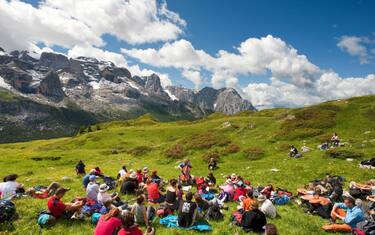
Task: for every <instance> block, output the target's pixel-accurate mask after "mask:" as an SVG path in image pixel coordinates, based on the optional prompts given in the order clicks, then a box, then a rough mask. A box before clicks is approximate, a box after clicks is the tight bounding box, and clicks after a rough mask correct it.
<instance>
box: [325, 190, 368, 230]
mask: <svg viewBox="0 0 375 235" xmlns="http://www.w3.org/2000/svg"><path fill="white" fill-rule="evenodd" d="M337 219H340V220H342V221H343V222H344V223H343V224H335V222H336V220H337ZM363 220H364V213H363V211H362V210H361V209H360V208H359V207H357V206H356V205H355V201H354V199H353V198H351V197H347V198H345V200H344V203H337V204H335V205H334V206H333V208H332V212H331V221H332V223H333V224H328V225H324V226H323V227H322V229H324V230H325V231H330V232H347V233H350V232H351V231H352V229H353V228H356V226H357V223H359V222H361V221H363Z"/></svg>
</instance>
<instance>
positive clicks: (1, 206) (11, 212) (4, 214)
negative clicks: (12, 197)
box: [0, 200, 16, 223]
mask: <svg viewBox="0 0 375 235" xmlns="http://www.w3.org/2000/svg"><path fill="white" fill-rule="evenodd" d="M15 215H16V206H15V205H14V203H13V202H11V201H8V200H0V223H1V222H4V221H10V220H12V219H13V218H14V216H15Z"/></svg>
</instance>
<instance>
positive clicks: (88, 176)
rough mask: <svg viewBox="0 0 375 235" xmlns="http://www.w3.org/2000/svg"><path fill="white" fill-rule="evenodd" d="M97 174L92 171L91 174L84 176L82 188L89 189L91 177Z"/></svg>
mask: <svg viewBox="0 0 375 235" xmlns="http://www.w3.org/2000/svg"><path fill="white" fill-rule="evenodd" d="M95 172H96V171H95V169H91V170H90V172H89V173H88V174H87V175H85V176H83V178H82V186H83V188H84V189H85V190H86V188H87V185H88V184H89V183H90V176H91V175H95Z"/></svg>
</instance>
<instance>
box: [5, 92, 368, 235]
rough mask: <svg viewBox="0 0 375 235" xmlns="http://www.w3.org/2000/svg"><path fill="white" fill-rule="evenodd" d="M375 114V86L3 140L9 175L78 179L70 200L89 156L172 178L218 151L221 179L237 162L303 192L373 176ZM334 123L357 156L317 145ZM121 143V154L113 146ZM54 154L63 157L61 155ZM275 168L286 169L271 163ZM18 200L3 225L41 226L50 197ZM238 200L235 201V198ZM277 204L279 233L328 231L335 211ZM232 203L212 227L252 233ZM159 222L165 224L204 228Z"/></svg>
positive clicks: (41, 180)
mask: <svg viewBox="0 0 375 235" xmlns="http://www.w3.org/2000/svg"><path fill="white" fill-rule="evenodd" d="M374 121H375V96H368V97H360V98H353V99H350V100H342V101H333V102H327V103H324V104H320V105H317V106H312V107H307V108H303V109H272V110H264V111H261V112H253V113H251V112H245V113H241V114H238V115H235V116H225V115H222V114H213V115H211V116H209V117H208V118H206V119H203V120H199V121H194V122H188V121H179V122H169V123H160V122H158V121H156V120H154V119H152V118H151V117H150V116H148V115H146V116H143V117H141V118H138V119H136V120H130V121H125V122H111V123H102V124H100V125H99V126H100V128H99V130H97V126H92V127H91V130H92V132H88V133H84V134H81V135H79V136H76V137H72V138H59V139H51V140H38V141H32V142H25V143H17V144H4V145H0V169H1V176H2V175H6V174H9V173H17V174H19V175H20V176H21V177H20V179H19V181H21V182H24V183H25V185H26V186H34V185H38V184H48V183H49V182H51V181H60V182H61V183H62V184H63V185H65V186H67V187H70V188H72V189H73V190H71V191H70V192H69V193H68V194H67V195H66V196H65V200H70V198H72V197H74V196H78V195H83V194H84V191H83V189H82V188H81V179H80V178H77V177H76V176H75V174H74V165H75V164H76V162H77V161H78V160H80V159H82V160H83V161H84V162H85V164H86V165H87V168H90V167H95V166H100V167H101V168H102V169H103V171H104V172H105V174H107V175H112V176H115V175H116V174H117V172H118V170H119V168H120V167H121V165H123V164H125V165H127V166H128V169H131V168H133V169H136V168H141V167H143V166H148V167H149V168H150V169H158V171H159V174H160V175H161V176H162V177H164V178H166V179H169V178H172V177H174V178H175V177H177V175H178V170H177V169H176V168H175V166H176V165H177V164H178V163H179V162H180V161H181V159H182V158H189V159H191V161H192V164H193V167H194V168H193V171H192V173H193V175H202V176H206V175H207V167H206V165H207V164H206V161H205V159H206V158H207V157H208V156H211V155H215V156H219V157H220V161H219V167H220V168H219V170H217V171H216V172H215V175H216V177H217V178H218V180H219V182H220V183H222V182H223V177H222V176H223V175H227V174H230V173H233V172H236V173H238V174H240V175H243V176H244V177H246V178H247V179H249V180H251V182H252V183H253V185H255V186H256V185H265V184H269V183H272V184H274V185H275V186H279V187H284V188H287V189H289V190H290V191H293V192H295V190H296V189H297V187H300V186H303V185H304V184H306V183H307V182H308V181H310V180H312V179H315V178H320V177H323V176H324V175H325V174H327V173H329V174H333V175H342V176H344V177H345V178H346V179H347V181H346V183H348V182H349V181H350V180H356V181H365V180H368V179H370V178H371V177H374V172H373V171H372V172H371V171H369V170H360V169H359V168H358V163H359V162H360V160H363V159H367V158H370V157H372V154H373V153H374V151H375V129H374V128H375V122H374ZM226 122H229V123H230V125H227V124H228V123H226ZM228 126H229V127H228ZM334 131H337V132H338V134H339V136H340V137H341V138H342V139H343V141H344V142H346V146H345V147H342V148H341V149H340V151H341V150H345V151H346V154H347V155H349V156H357V158H356V159H354V161H353V162H349V161H346V160H345V159H338V158H329V157H327V156H326V154H325V153H323V152H321V151H319V150H318V149H317V148H316V146H317V145H318V144H320V143H321V141H322V140H324V139H326V138H329V137H330V136H331V134H332V132H334ZM303 142H305V143H306V145H307V146H309V147H311V148H312V149H313V151H311V152H309V153H306V154H304V157H303V158H300V159H290V158H288V157H287V152H288V145H289V144H294V145H296V146H297V147H298V148H300V147H301V146H302V144H303ZM113 149H116V150H117V152H118V154H112V150H113ZM51 157H61V159H60V160H55V161H54V160H51ZM272 168H277V169H279V171H278V172H272V171H271V169H272ZM64 176H68V177H70V178H71V181H66V182H62V181H61V179H62V177H64ZM124 198H126V197H124ZM16 205H17V210H18V212H19V214H20V218H19V219H18V220H17V221H15V222H14V223H13V227H12V226H10V225H7V226H5V225H0V233H1V231H4V230H6V229H10V230H11V231H12V232H13V233H14V234H36V233H37V232H38V226H37V225H36V215H37V213H38V211H40V210H41V209H44V208H46V200H37V199H26V198H25V199H20V200H17V201H16ZM230 206H231V209H234V207H235V206H236V204H235V203H232V204H230ZM277 209H278V212H279V214H280V218H277V219H273V220H269V222H272V223H275V224H276V225H277V226H278V228H279V230H280V234H295V235H303V234H306V235H311V234H325V233H324V232H323V231H321V230H320V227H321V226H322V225H323V224H324V223H325V222H326V221H324V220H322V219H320V218H319V217H316V216H310V215H307V214H305V213H303V210H302V208H300V207H298V206H297V205H294V204H289V205H287V206H280V207H278V208H277ZM230 212H231V210H229V211H228V213H227V215H226V217H225V220H224V221H223V222H219V223H212V225H213V229H214V230H213V232H212V234H228V235H229V234H234V233H236V232H238V233H239V234H243V233H242V231H240V230H239V229H238V228H236V227H229V226H228V224H229V213H230ZM156 224H157V223H156ZM156 226H157V229H158V234H195V233H194V232H186V231H179V230H172V229H165V228H162V227H160V226H159V225H156ZM93 230H94V227H93V226H92V225H91V224H90V222H89V220H86V222H83V223H81V222H72V223H71V222H64V221H61V222H59V223H58V224H57V225H56V226H54V227H53V228H51V229H49V230H44V231H43V234H92V232H93Z"/></svg>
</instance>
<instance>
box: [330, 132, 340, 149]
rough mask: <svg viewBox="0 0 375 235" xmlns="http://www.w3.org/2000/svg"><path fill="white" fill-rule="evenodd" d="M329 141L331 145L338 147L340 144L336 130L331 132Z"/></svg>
mask: <svg viewBox="0 0 375 235" xmlns="http://www.w3.org/2000/svg"><path fill="white" fill-rule="evenodd" d="M331 143H332V146H333V147H339V145H340V138H339V136H338V135H337V133H336V132H334V133H333V135H332V138H331Z"/></svg>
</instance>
